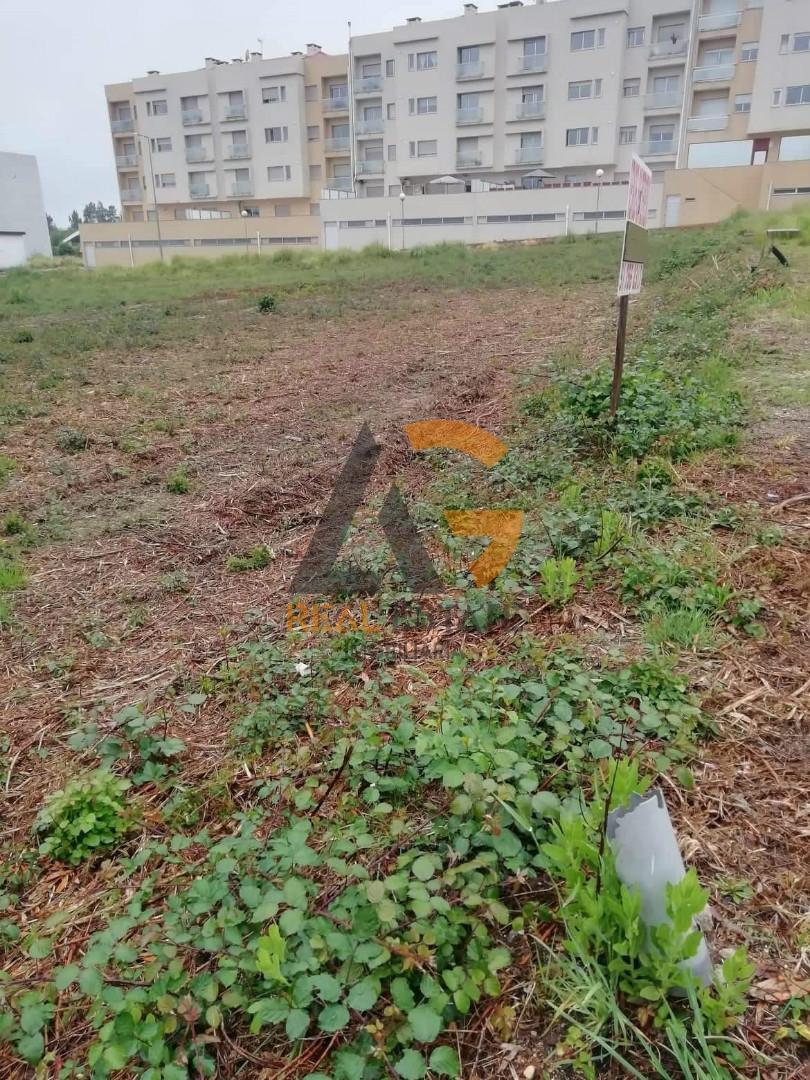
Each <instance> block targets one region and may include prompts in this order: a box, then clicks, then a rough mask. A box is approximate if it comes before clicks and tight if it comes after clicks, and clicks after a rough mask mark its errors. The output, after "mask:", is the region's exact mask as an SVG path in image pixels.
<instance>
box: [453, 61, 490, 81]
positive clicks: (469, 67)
mask: <svg viewBox="0 0 810 1080" xmlns="http://www.w3.org/2000/svg"><path fill="white" fill-rule="evenodd" d="M483 75H484V64H483V61H481V60H467V61H466V62H465V63H463V64H456V78H457V79H480V78H482V77H483Z"/></svg>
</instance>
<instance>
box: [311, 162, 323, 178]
mask: <svg viewBox="0 0 810 1080" xmlns="http://www.w3.org/2000/svg"><path fill="white" fill-rule="evenodd" d="M309 178H310V180H320V178H321V167H320V165H310V167H309Z"/></svg>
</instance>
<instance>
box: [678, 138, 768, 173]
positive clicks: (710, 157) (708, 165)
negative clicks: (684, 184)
mask: <svg viewBox="0 0 810 1080" xmlns="http://www.w3.org/2000/svg"><path fill="white" fill-rule="evenodd" d="M753 148H754V143H753V140H751V139H741V140H739V141H733V142H705V143H692V145H691V146H690V147H689V168H690V169H714V168H721V167H723V166H727V165H750V164H751V157H752V153H753Z"/></svg>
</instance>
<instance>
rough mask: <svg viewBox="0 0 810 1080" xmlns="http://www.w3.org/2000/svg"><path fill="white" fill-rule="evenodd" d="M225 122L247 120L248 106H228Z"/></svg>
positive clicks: (224, 116) (224, 114)
mask: <svg viewBox="0 0 810 1080" xmlns="http://www.w3.org/2000/svg"><path fill="white" fill-rule="evenodd" d="M222 119H223V120H247V105H244V104H242V105H226V106H225V111H224V112H223V114H222Z"/></svg>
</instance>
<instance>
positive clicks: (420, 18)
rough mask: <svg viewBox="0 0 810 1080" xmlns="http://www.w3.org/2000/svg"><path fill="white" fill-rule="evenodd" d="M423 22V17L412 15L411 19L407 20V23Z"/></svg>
mask: <svg viewBox="0 0 810 1080" xmlns="http://www.w3.org/2000/svg"><path fill="white" fill-rule="evenodd" d="M421 21H422V17H421V16H420V15H412V16H411V17H410V19H406V20H405V22H406V23H418V22H421Z"/></svg>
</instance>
